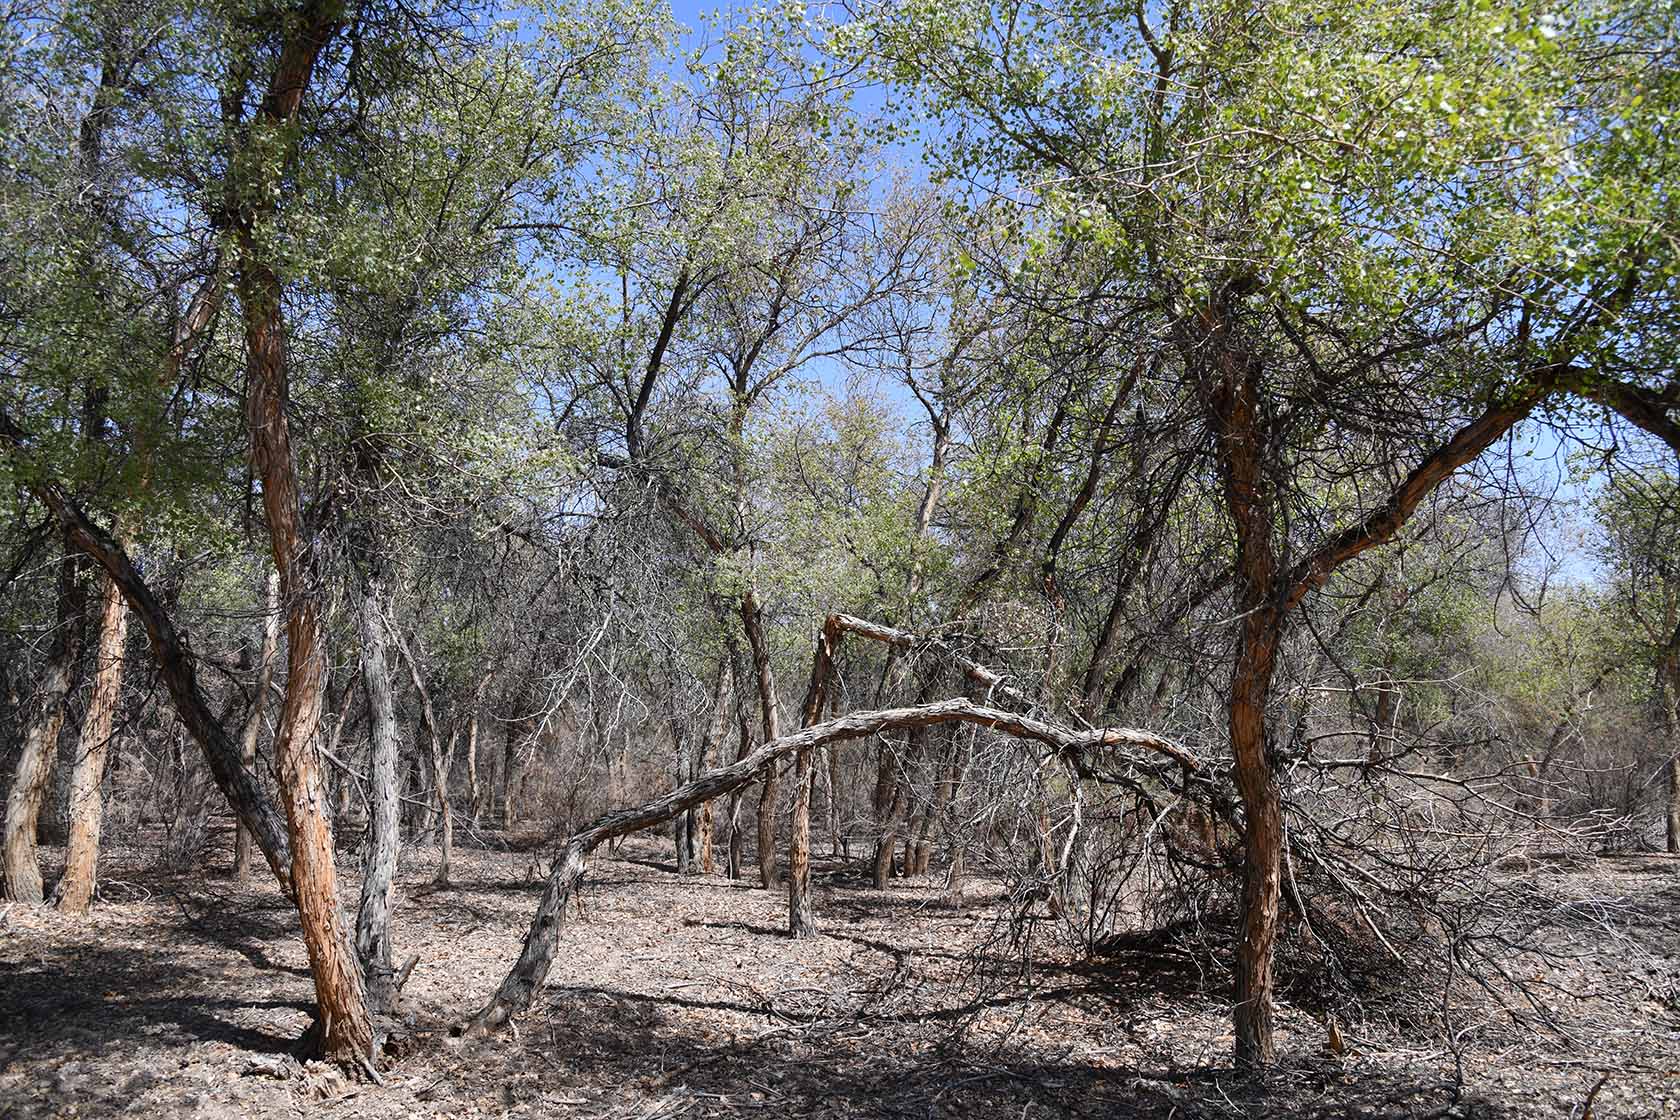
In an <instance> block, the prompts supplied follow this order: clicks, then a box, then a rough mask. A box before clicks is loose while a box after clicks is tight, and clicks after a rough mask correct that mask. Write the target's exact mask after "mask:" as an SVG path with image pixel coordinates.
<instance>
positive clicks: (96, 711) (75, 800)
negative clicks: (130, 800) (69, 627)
mask: <svg viewBox="0 0 1680 1120" xmlns="http://www.w3.org/2000/svg"><path fill="white" fill-rule="evenodd" d="M127 645H128V604H127V603H126V602H124V601H123V596H122V589H121V588H120V587H118V586H117V582H116V581H115V580H113V579H111V578H110V577H109V576H105V577H103V578H102V579H100V581H99V637H98V639H97V643H96V646H95V654H94V658H95V660H94V665H93V692H92V694H91V695H90V696H89V697H88V708H87V713H86V715H84V716H83V717H82V730H81V735H80V737H79V741H78V742H77V744H76V765H75V768H74V769H73V770H72V771H71V775H70V843H69V846H68V849H67V850H66V852H65V856H64V876H63V878H61V879H59V881H58V888H57V890H56V891H55V893H54V899H53V901H54V903H55V905H57V907H58V908H59V909H60V910H62V911H64V912H65V913H69V914H81V913H84V912H86V910H87V908H88V904H89V903H91V902H92V901H93V891H94V885H95V883H96V881H97V876H98V872H99V833H100V829H101V827H102V825H103V824H104V816H105V806H104V801H103V799H102V798H101V796H100V786H101V784H102V783H103V782H104V779H105V760H106V758H107V757H109V754H110V749H111V735H112V729H113V727H114V725H115V723H116V713H117V706H118V704H119V703H120V702H121V700H122V680H123V653H124V650H125V649H126V647H127Z"/></svg>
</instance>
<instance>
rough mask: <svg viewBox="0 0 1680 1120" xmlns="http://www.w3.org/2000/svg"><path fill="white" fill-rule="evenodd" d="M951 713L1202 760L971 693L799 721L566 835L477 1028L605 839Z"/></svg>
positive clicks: (1153, 740)
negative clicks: (790, 762)
mask: <svg viewBox="0 0 1680 1120" xmlns="http://www.w3.org/2000/svg"><path fill="white" fill-rule="evenodd" d="M952 721H958V722H964V723H972V724H977V725H979V726H981V727H987V728H991V729H992V730H994V731H998V732H1001V733H1003V734H1005V735H1010V736H1013V737H1016V738H1019V739H1025V740H1029V741H1032V742H1038V743H1043V744H1046V745H1048V746H1049V747H1050V748H1052V750H1054V751H1055V752H1056V753H1057V754H1059V755H1061V756H1062V757H1065V758H1069V759H1078V758H1081V757H1083V756H1084V755H1085V754H1087V753H1089V752H1091V751H1095V750H1099V749H1103V748H1109V747H1117V746H1128V747H1136V748H1140V749H1144V750H1149V751H1153V752H1156V753H1158V754H1161V755H1164V756H1165V757H1167V758H1168V759H1171V760H1172V761H1173V762H1175V763H1179V764H1182V765H1186V766H1190V767H1192V768H1193V769H1199V768H1200V766H1201V763H1200V761H1199V760H1197V759H1196V758H1195V757H1194V756H1193V755H1190V754H1188V753H1187V752H1185V751H1184V749H1183V748H1182V747H1179V746H1178V745H1177V744H1175V743H1171V742H1169V741H1167V740H1165V739H1163V738H1161V737H1160V736H1158V735H1152V734H1150V733H1149V732H1146V731H1134V730H1130V729H1125V728H1107V729H1101V730H1095V731H1084V732H1069V731H1066V730H1064V729H1062V728H1058V727H1054V726H1052V725H1050V724H1046V723H1042V722H1040V721H1038V720H1034V719H1031V718H1028V717H1026V716H1021V715H1016V714H1014V713H1012V712H1005V711H1001V710H999V709H996V708H986V707H981V706H980V705H978V704H975V703H974V702H972V701H970V700H966V699H957V700H946V701H943V702H941V703H937V704H923V705H920V706H918V707H914V708H890V709H886V710H884V711H873V712H858V713H855V714H852V715H846V716H841V717H838V718H836V719H832V720H829V721H827V722H826V723H819V724H816V725H814V726H812V727H806V728H801V729H800V730H799V731H796V732H794V733H793V734H791V735H788V736H786V737H784V738H779V739H774V740H772V741H770V742H768V743H766V744H764V745H763V746H761V747H759V748H758V750H756V751H754V752H752V754H750V755H748V756H747V757H746V758H743V759H741V760H739V761H737V762H736V763H734V764H733V765H731V766H726V767H723V768H722V769H719V770H714V771H712V772H711V773H709V774H706V775H704V776H703V777H701V778H699V779H698V780H696V781H693V782H690V783H688V784H687V785H685V786H681V787H679V788H677V789H675V790H672V791H671V792H670V793H668V794H666V795H665V796H663V797H660V798H658V799H656V800H654V801H650V802H648V803H646V804H644V805H639V806H636V807H634V808H630V809H621V810H619V811H617V812H614V813H608V814H607V815H606V816H604V817H601V818H599V819H597V820H596V821H595V822H594V823H592V824H591V825H589V826H588V827H587V828H585V829H584V830H583V831H581V832H578V833H576V834H574V835H573V836H572V837H571V838H570V839H568V840H567V841H566V843H565V844H564V845H563V846H562V848H561V853H560V856H559V858H557V859H556V860H555V861H554V863H553V866H552V870H551V871H550V873H549V877H548V881H547V883H546V884H544V887H543V894H542V899H541V900H540V901H539V902H538V903H537V912H536V915H535V916H534V917H533V918H532V919H531V926H530V928H529V929H528V930H527V931H526V933H525V941H524V944H523V945H522V946H521V947H520V951H519V958H518V959H517V960H516V961H515V962H514V965H513V967H512V968H511V969H510V970H509V971H508V974H507V976H506V977H505V978H504V979H503V980H502V983H501V985H500V987H498V988H497V990H496V994H495V995H494V996H493V997H492V998H491V1000H490V1002H489V1003H488V1004H487V1005H485V1007H484V1008H483V1009H482V1010H481V1011H479V1012H478V1014H477V1015H475V1016H474V1017H473V1020H472V1027H473V1029H474V1030H476V1031H479V1032H485V1031H489V1030H493V1029H495V1028H497V1027H500V1026H502V1025H504V1024H506V1023H507V1022H508V1021H509V1020H510V1019H511V1018H512V1017H513V1016H514V1015H516V1014H518V1013H519V1012H521V1011H524V1010H525V1009H527V1008H529V1007H530V1006H531V1001H532V999H533V998H535V996H536V993H537V992H538V991H539V990H540V989H541V988H542V985H543V982H544V981H545V980H546V979H547V978H548V971H549V968H550V967H551V966H552V964H553V962H554V955H555V953H556V952H557V951H558V949H559V943H560V927H561V925H562V923H563V922H564V920H565V915H566V905H567V903H568V902H569V901H570V900H571V896H572V892H573V891H574V890H576V888H577V884H578V881H579V880H580V879H581V878H582V877H583V872H584V867H585V864H586V862H587V860H588V858H589V854H590V853H591V852H593V851H594V850H595V849H596V848H598V847H600V846H601V845H602V844H603V843H605V842H607V841H608V840H612V839H615V838H617V837H621V836H627V835H629V834H630V833H632V832H640V831H642V830H643V829H648V828H657V827H659V826H661V825H663V824H665V823H666V822H667V821H670V820H671V819H672V818H674V817H675V816H676V815H677V814H678V813H681V812H683V811H685V810H687V809H689V808H691V807H693V806H695V805H699V804H701V803H703V802H706V801H710V800H712V799H713V798H717V797H721V796H723V795H724V794H727V793H731V792H733V791H735V790H738V789H741V788H743V787H745V786H747V785H750V784H751V783H752V782H755V781H757V780H759V778H760V776H761V775H762V774H764V773H765V772H766V771H768V770H771V769H774V768H775V767H777V766H778V765H780V764H781V762H782V761H783V760H784V759H785V758H786V757H787V756H788V755H790V754H793V755H797V753H798V752H799V751H802V750H818V749H821V748H823V747H827V746H830V745H831V744H834V743H841V742H847V741H850V740H853V739H861V738H865V737H867V736H870V735H878V734H881V733H883V732H887V731H893V730H901V729H904V728H909V727H927V726H930V725H933V724H938V723H949V722H952Z"/></svg>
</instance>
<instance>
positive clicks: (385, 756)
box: [356, 576, 402, 1015]
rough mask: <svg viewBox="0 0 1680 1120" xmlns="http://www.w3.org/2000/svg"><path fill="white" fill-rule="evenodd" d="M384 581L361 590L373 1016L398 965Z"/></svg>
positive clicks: (360, 929) (362, 905)
mask: <svg viewBox="0 0 1680 1120" xmlns="http://www.w3.org/2000/svg"><path fill="white" fill-rule="evenodd" d="M384 597H385V590H384V585H383V584H382V583H381V582H379V581H378V580H377V579H376V578H374V577H371V576H370V578H369V579H368V583H367V586H366V587H365V588H364V589H363V591H362V604H361V612H360V620H359V624H360V631H361V642H362V687H363V689H364V691H365V692H366V693H367V700H368V801H369V816H368V841H367V849H366V851H365V853H364V855H363V859H362V892H361V899H360V902H359V904H358V905H357V908H356V957H357V959H358V961H360V963H361V968H362V977H363V980H364V982H365V984H366V985H367V995H368V1002H369V1004H370V1005H371V1007H372V1009H373V1011H374V1012H375V1013H376V1014H381V1015H383V1014H389V1013H390V1012H391V1011H393V1010H394V1009H395V1007H396V996H397V993H396V965H395V963H394V954H393V953H392V949H391V909H392V906H393V905H394V903H395V901H396V893H397V883H396V875H397V855H398V852H399V850H400V847H401V844H402V835H401V822H400V819H399V815H398V803H397V802H398V796H397V794H398V791H397V715H396V704H395V701H394V700H393V699H392V688H391V666H390V661H389V658H388V656H387V653H386V646H385V611H384V603H383V600H384Z"/></svg>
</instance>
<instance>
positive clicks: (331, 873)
mask: <svg viewBox="0 0 1680 1120" xmlns="http://www.w3.org/2000/svg"><path fill="white" fill-rule="evenodd" d="M339 11H340V9H339V7H338V6H337V5H336V4H334V3H332V2H331V0H310V2H309V3H307V4H305V6H304V7H303V9H302V10H301V11H299V12H298V13H297V17H298V18H297V20H296V22H295V23H289V24H288V25H287V27H288V30H287V35H286V38H285V40H284V42H283V43H282V45H281V48H280V52H279V55H278V57H277V58H276V61H275V68H274V72H273V74H272V76H271V77H270V80H269V83H268V89H267V91H266V94H265V96H264V98H263V102H262V106H261V109H260V110H259V112H258V114H257V117H256V119H255V121H253V122H252V126H251V129H250V143H251V145H252V147H253V148H254V149H256V150H255V151H252V152H250V153H248V154H247V162H248V163H250V164H252V165H253V173H252V175H251V178H250V181H247V182H244V183H242V184H238V186H239V187H241V188H242V189H241V191H240V192H239V193H240V196H241V197H242V198H244V199H250V200H254V202H252V203H250V204H249V205H250V206H251V208H250V209H248V210H246V211H245V212H243V213H242V214H240V215H239V227H238V232H239V265H238V286H239V297H240V303H241V305H242V312H243V316H244V322H245V347H246V367H247V385H246V413H245V415H246V424H247V427H248V428H249V430H250V435H251V460H252V466H253V468H254V471H255V473H256V475H257V477H258V478H259V479H261V481H262V502H263V513H264V515H265V517H266V520H267V521H268V533H269V541H270V544H271V545H272V547H273V550H274V567H275V570H276V572H278V573H279V577H280V596H281V600H282V601H283V602H284V603H285V606H286V638H287V656H286V670H287V672H286V696H285V703H284V705H283V706H282V708H281V715H280V726H279V728H278V730H277V732H276V734H275V741H274V761H275V768H276V771H277V776H278V779H279V785H280V792H281V797H282V799H283V801H284V804H285V809H286V825H287V832H288V834H289V836H290V839H291V848H292V887H293V891H294V896H295V899H296V903H297V909H298V917H299V919H300V922H301V925H302V927H303V941H304V947H305V948H306V949H307V951H308V954H309V968H310V973H311V975H312V976H313V977H314V980H315V996H316V1002H317V1004H318V1008H317V1014H318V1019H317V1022H316V1039H317V1041H318V1042H319V1046H320V1050H321V1053H322V1054H323V1055H324V1056H325V1057H327V1058H330V1059H333V1060H336V1061H340V1062H347V1063H365V1062H369V1061H371V1060H372V1058H373V1025H372V1022H371V1020H370V1018H369V1015H368V1008H367V999H366V994H365V992H364V990H363V987H362V976H361V971H360V970H359V969H358V968H357V966H356V960H355V956H354V954H353V953H352V952H351V948H350V939H349V936H348V931H347V930H346V928H345V923H344V916H343V914H342V912H341V911H340V909H339V902H338V871H337V868H336V867H335V866H334V863H333V842H332V830H331V827H330V826H329V824H328V817H327V808H328V807H327V791H326V786H325V783H324V782H323V781H322V775H321V767H320V760H319V757H318V754H317V743H316V735H317V734H318V732H319V730H320V724H321V706H322V690H323V687H324V684H325V680H326V672H327V656H326V634H325V629H324V627H323V625H322V619H321V606H320V600H319V596H318V589H317V587H316V586H315V584H316V581H315V578H314V570H313V569H314V563H313V558H312V556H311V553H310V549H309V544H308V538H307V534H306V530H305V528H304V526H303V519H302V502H301V499H300V496H299V491H298V476H297V459H296V456H295V455H294V453H293V450H292V442H291V428H290V425H289V422H288V420H287V416H286V410H287V407H288V405H289V403H290V386H289V383H288V379H289V375H290V370H289V367H288V363H287V356H286V336H285V322H284V318H283V315H282V312H281V286H280V279H279V277H278V276H277V275H276V274H275V272H274V271H273V269H272V268H270V267H269V265H268V264H267V263H266V261H264V260H263V259H262V257H261V255H260V251H259V248H258V241H259V233H258V229H257V227H258V226H260V225H263V224H266V223H267V222H268V221H269V220H270V219H272V217H273V214H274V210H275V205H276V200H277V198H278V195H279V191H280V186H281V170H282V168H283V167H284V166H285V164H286V162H287V160H288V159H289V157H290V155H291V152H292V150H293V145H294V144H295V140H293V139H292V138H291V137H290V136H289V134H288V131H289V129H290V128H291V126H292V123H293V122H294V121H295V119H296V117H297V112H298V108H299V106H300V105H301V104H302V102H303V97H304V93H305V91H306V90H307V89H308V86H309V81H310V76H311V73H312V72H313V70H314V67H315V60H316V58H317V57H318V56H319V55H320V53H321V51H322V49H323V48H324V47H325V46H326V44H327V42H328V41H329V40H331V39H332V37H333V36H334V35H336V34H337V32H338V28H339Z"/></svg>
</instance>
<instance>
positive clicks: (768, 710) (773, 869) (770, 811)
mask: <svg viewBox="0 0 1680 1120" xmlns="http://www.w3.org/2000/svg"><path fill="white" fill-rule="evenodd" d="M741 625H742V627H743V628H744V629H745V630H746V632H747V645H748V648H749V649H750V650H751V651H752V662H753V674H754V679H755V681H756V682H757V684H758V706H759V711H760V713H761V716H762V718H763V723H764V741H765V742H766V743H773V742H775V741H776V739H778V738H780V736H781V716H780V714H779V713H778V711H777V708H776V673H775V668H774V667H773V666H772V665H771V663H770V647H769V644H768V643H767V642H766V641H765V638H764V613H763V610H762V608H760V607H759V605H758V596H757V594H756V593H755V592H754V591H753V590H752V589H751V588H748V589H747V592H746V594H745V595H743V596H742V597H741ZM780 785H781V779H780V774H779V773H778V772H777V771H776V770H775V769H774V768H772V769H770V770H767V771H765V773H764V790H763V792H762V793H761V794H760V795H759V798H758V877H759V882H760V885H762V886H763V887H764V889H765V890H767V891H768V890H775V889H776V887H777V886H779V885H780V884H781V872H780V870H779V869H778V867H777V866H776V803H777V800H778V797H779V795H780V792H781V790H780Z"/></svg>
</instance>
